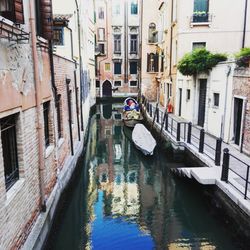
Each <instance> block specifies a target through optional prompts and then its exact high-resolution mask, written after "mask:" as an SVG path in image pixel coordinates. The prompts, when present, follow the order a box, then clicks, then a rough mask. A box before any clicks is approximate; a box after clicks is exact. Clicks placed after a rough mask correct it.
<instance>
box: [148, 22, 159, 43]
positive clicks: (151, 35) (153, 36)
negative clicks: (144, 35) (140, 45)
mask: <svg viewBox="0 0 250 250" xmlns="http://www.w3.org/2000/svg"><path fill="white" fill-rule="evenodd" d="M148 42H149V43H156V42H157V31H156V25H155V23H150V24H149V27H148Z"/></svg>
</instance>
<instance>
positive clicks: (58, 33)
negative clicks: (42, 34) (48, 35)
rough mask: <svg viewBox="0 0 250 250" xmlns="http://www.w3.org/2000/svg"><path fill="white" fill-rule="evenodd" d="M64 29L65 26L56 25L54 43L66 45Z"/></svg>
mask: <svg viewBox="0 0 250 250" xmlns="http://www.w3.org/2000/svg"><path fill="white" fill-rule="evenodd" d="M63 35H64V29H63V27H54V28H53V43H54V45H64V39H63Z"/></svg>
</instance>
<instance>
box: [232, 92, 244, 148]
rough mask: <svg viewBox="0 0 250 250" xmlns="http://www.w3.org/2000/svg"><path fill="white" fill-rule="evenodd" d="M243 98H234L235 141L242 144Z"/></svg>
mask: <svg viewBox="0 0 250 250" xmlns="http://www.w3.org/2000/svg"><path fill="white" fill-rule="evenodd" d="M242 108H243V99H241V98H236V97H235V98H234V127H233V128H234V143H235V144H236V145H240V137H241V136H240V135H241V125H242Z"/></svg>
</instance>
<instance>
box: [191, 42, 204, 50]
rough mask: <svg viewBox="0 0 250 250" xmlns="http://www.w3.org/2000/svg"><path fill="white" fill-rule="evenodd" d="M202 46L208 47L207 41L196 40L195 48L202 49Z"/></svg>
mask: <svg viewBox="0 0 250 250" xmlns="http://www.w3.org/2000/svg"><path fill="white" fill-rule="evenodd" d="M201 48H206V43H205V42H194V43H193V50H195V49H201Z"/></svg>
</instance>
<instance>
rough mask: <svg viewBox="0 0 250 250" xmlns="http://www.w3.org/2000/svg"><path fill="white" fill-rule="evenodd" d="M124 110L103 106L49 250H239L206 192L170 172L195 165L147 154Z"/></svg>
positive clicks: (59, 214)
mask: <svg viewBox="0 0 250 250" xmlns="http://www.w3.org/2000/svg"><path fill="white" fill-rule="evenodd" d="M121 110H122V106H121V105H119V104H103V105H98V106H97V110H96V111H97V112H96V113H95V114H94V115H93V116H92V118H91V123H90V130H89V139H88V144H87V150H86V154H85V156H84V158H83V159H82V160H81V161H80V162H79V166H78V168H77V170H76V174H75V176H74V177H73V179H72V182H71V184H70V185H69V187H68V188H67V190H66V192H65V194H64V195H63V197H62V198H61V201H60V206H59V209H58V212H57V215H56V219H55V222H54V224H53V227H52V230H51V233H50V236H49V238H48V241H47V243H46V245H45V246H44V249H58V250H59V249H60V250H63V249H102V250H104V249H109V250H113V249H126V250H127V249H136V250H140V249H142V250H146V249H227V250H229V249H238V248H239V246H237V245H235V241H234V239H233V237H232V233H231V232H230V231H229V230H228V229H227V228H226V227H225V226H224V224H223V223H222V222H221V221H220V220H218V218H217V217H216V216H214V213H213V209H211V207H210V208H209V205H208V204H207V202H206V198H205V197H204V195H203V193H202V191H201V190H199V189H197V186H195V187H194V186H193V185H192V184H191V183H190V182H188V181H185V180H184V179H179V178H176V177H174V176H173V174H171V171H170V169H171V168H176V167H181V166H193V165H194V164H195V163H194V162H193V161H191V160H190V159H189V158H188V156H186V155H185V154H184V153H182V154H179V155H178V154H173V152H171V150H170V151H167V150H166V149H164V151H163V149H161V148H159V147H158V148H156V150H155V154H154V156H152V157H145V156H143V155H142V153H141V152H140V151H138V150H137V149H136V148H135V147H134V145H133V143H132V142H131V139H130V136H131V131H130V130H128V129H127V128H124V126H123V123H122V120H121V118H122V117H121ZM216 218H217V219H216Z"/></svg>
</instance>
